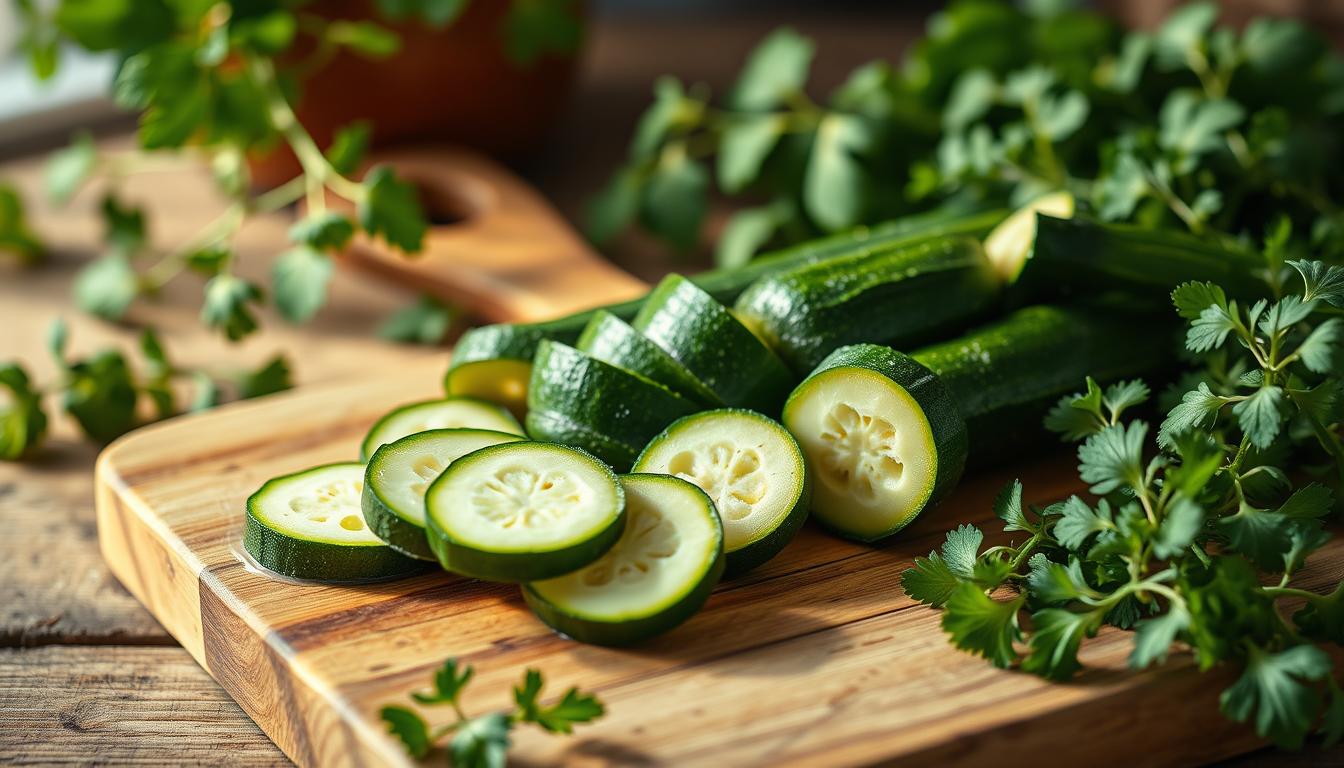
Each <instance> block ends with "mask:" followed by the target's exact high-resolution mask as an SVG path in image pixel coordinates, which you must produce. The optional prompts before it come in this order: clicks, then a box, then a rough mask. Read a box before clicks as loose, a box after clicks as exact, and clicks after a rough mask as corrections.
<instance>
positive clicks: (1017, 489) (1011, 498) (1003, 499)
mask: <svg viewBox="0 0 1344 768" xmlns="http://www.w3.org/2000/svg"><path fill="white" fill-rule="evenodd" d="M994 514H995V515H997V516H998V517H999V518H1000V519H1002V520H1003V521H1004V523H1005V525H1004V526H1003V530H1004V531H1006V532H1012V531H1025V532H1026V533H1035V532H1036V528H1037V526H1034V525H1032V524H1031V522H1030V521H1028V520H1027V516H1026V514H1025V513H1024V512H1023V511H1022V481H1021V480H1014V481H1012V482H1011V483H1009V484H1007V485H1005V486H1004V487H1003V489H1002V490H1000V491H999V495H998V496H996V497H994Z"/></svg>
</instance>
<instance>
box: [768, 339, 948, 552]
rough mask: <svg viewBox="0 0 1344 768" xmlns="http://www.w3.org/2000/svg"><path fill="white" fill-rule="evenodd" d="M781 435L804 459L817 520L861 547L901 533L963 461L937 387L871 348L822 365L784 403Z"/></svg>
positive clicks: (848, 351) (907, 364) (919, 370)
mask: <svg viewBox="0 0 1344 768" xmlns="http://www.w3.org/2000/svg"><path fill="white" fill-rule="evenodd" d="M784 425H785V426H786V427H787V428H788V430H789V431H790V432H791V433H793V435H794V436H795V437H796V438H797V439H798V442H799V444H800V445H801V446H802V449H803V453H804V455H805V456H806V457H807V464H808V467H809V469H810V471H811V473H812V479H813V487H812V511H813V513H815V514H816V516H817V519H818V520H819V521H820V522H822V523H823V524H825V525H826V526H828V527H830V528H832V529H834V530H836V531H838V532H840V533H842V534H844V535H846V536H849V537H851V538H855V539H859V540H862V541H873V540H876V539H880V538H883V537H885V536H889V535H891V534H893V533H895V532H896V531H899V530H900V529H901V528H904V527H905V526H906V525H907V524H909V522H910V521H911V520H913V519H914V518H915V517H916V516H917V515H918V514H919V513H920V512H921V511H923V509H924V508H925V507H926V506H928V505H929V504H930V503H931V502H932V501H934V500H936V497H937V496H938V495H939V494H940V493H941V492H942V491H943V490H945V488H946V487H948V486H950V484H951V482H955V478H952V479H951V481H950V482H949V476H948V473H949V472H952V473H953V474H955V475H956V476H959V475H960V473H961V466H960V465H961V462H963V461H964V454H965V452H966V431H965V424H964V423H963V422H962V421H961V418H960V416H959V415H957V414H956V412H955V409H954V408H953V407H952V404H951V396H950V395H949V394H948V393H947V391H946V389H945V388H943V387H942V385H941V384H940V383H939V382H938V381H937V378H936V377H935V376H934V375H933V374H932V373H930V372H929V371H928V369H926V368H924V367H923V366H920V365H919V364H918V363H915V362H914V361H912V360H910V359H909V358H907V357H906V356H905V355H902V354H900V353H899V352H895V351H894V350H891V349H888V348H886V347H879V346H876V345H855V346H853V347H843V348H841V349H840V350H837V351H836V353H835V354H832V355H831V356H830V357H829V358H827V361H826V362H823V363H822V365H821V367H819V368H818V370H817V371H816V372H814V373H813V374H812V375H811V376H809V377H808V378H807V380H806V381H804V382H803V383H802V384H801V385H799V387H798V388H797V389H796V390H794V392H793V395H791V396H790V397H789V401H788V403H787V404H786V405H785V406H784ZM958 451H959V452H960V454H961V455H960V457H959V456H958V455H957V454H958ZM953 465H955V466H953Z"/></svg>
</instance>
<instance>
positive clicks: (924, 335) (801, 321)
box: [736, 237, 1000, 373]
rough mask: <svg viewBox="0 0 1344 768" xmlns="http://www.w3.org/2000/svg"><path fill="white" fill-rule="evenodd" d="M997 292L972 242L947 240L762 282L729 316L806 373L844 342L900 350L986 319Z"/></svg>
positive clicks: (988, 267)
mask: <svg viewBox="0 0 1344 768" xmlns="http://www.w3.org/2000/svg"><path fill="white" fill-rule="evenodd" d="M999 289H1000V281H999V279H998V277H997V276H996V275H995V274H994V268H993V267H992V266H991V265H990V263H989V260H988V259H987V258H985V253H984V249H983V248H982V247H981V246H980V243H979V242H977V241H975V240H973V239H971V238H966V237H962V238H946V239H943V240H940V241H937V242H926V243H921V244H919V245H914V246H906V247H888V248H882V249H877V250H874V251H870V252H866V253H860V254H857V255H854V256H850V257H847V258H843V259H835V260H833V261H828V262H825V263H822V264H814V265H812V266H808V267H802V268H800V269H795V270H792V271H790V272H785V273H783V274H779V275H775V276H772V277H766V278H764V279H762V280H760V281H758V282H756V283H754V284H753V285H752V286H751V288H749V289H747V291H746V293H744V294H742V297H741V298H740V299H738V301H737V306H736V311H737V314H738V316H739V317H741V318H742V320H743V321H744V322H745V323H747V325H748V326H749V327H751V328H752V330H754V331H756V332H757V333H759V334H760V335H761V337H762V338H764V339H765V341H766V343H767V344H769V345H770V347H772V348H773V349H774V350H775V351H776V352H778V353H779V355H780V356H781V357H783V358H784V361H785V362H787V363H788V364H789V365H790V366H791V367H792V368H793V369H794V370H795V371H797V372H799V373H806V372H807V371H810V370H812V368H814V367H815V366H816V365H817V363H820V362H821V359H822V358H824V357H826V355H828V354H830V352H831V350H833V349H836V348H837V347H842V346H844V345H846V344H854V343H858V342H873V343H879V344H889V345H893V346H898V347H906V346H908V345H911V344H918V343H925V342H928V341H933V340H937V339H940V338H946V337H947V336H949V335H951V334H952V333H955V332H956V331H960V330H963V329H965V328H966V327H968V326H969V325H970V324H971V323H973V322H974V321H975V320H976V319H977V318H979V317H981V316H983V315H984V314H986V313H987V312H988V311H989V310H990V309H991V308H992V307H993V306H994V304H996V302H997V299H998V296H999Z"/></svg>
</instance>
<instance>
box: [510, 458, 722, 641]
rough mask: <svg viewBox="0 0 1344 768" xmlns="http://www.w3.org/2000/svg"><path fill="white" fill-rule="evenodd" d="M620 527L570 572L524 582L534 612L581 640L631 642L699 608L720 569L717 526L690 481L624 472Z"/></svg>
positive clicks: (701, 493)
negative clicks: (601, 549)
mask: <svg viewBox="0 0 1344 768" xmlns="http://www.w3.org/2000/svg"><path fill="white" fill-rule="evenodd" d="M621 486H622V487H623V488H624V489H625V506H626V523H625V533H624V534H622V535H621V538H620V540H619V541H617V542H616V545H615V546H613V547H612V548H611V549H610V550H608V551H607V553H606V554H605V555H603V556H602V557H601V558H599V559H598V560H597V561H596V562H594V563H592V564H591V565H588V566H585V567H584V568H582V569H580V570H578V571H575V572H573V573H569V574H566V575H564V576H559V577H557V578H554V579H546V580H545V581H534V582H531V583H529V584H525V585H523V597H524V599H526V600H527V604H528V605H529V606H531V608H532V611H533V612H534V613H536V615H537V617H538V618H540V619H541V620H542V621H544V622H546V624H548V625H549V626H551V627H552V628H553V629H555V630H556V631H558V632H561V633H563V634H565V635H568V636H569V637H572V638H574V639H575V640H578V641H580V642H584V643H594V644H597V645H631V644H633V643H637V642H640V641H641V640H646V639H648V638H650V637H653V636H654V635H658V634H661V633H663V632H666V631H668V630H670V629H672V628H673V627H675V626H677V625H678V624H681V623H682V622H683V621H685V620H686V619H688V618H690V617H691V615H692V614H694V613H695V612H696V611H698V610H700V607H701V606H702V605H704V604H705V600H707V599H708V598H709V593H710V591H711V590H713V589H714V585H715V584H717V583H718V581H719V578H720V577H721V576H722V575H723V567H724V565H723V564H724V557H723V525H722V524H721V523H720V522H719V516H718V513H717V512H715V510H714V504H713V502H711V501H710V500H709V497H708V496H706V495H705V493H704V491H701V490H700V489H699V488H697V487H696V486H694V485H692V484H691V483H688V482H686V481H685V480H681V479H678V478H675V477H669V476H667V475H623V476H622V477H621Z"/></svg>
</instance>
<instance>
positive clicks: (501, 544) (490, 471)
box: [425, 441, 625, 582]
mask: <svg viewBox="0 0 1344 768" xmlns="http://www.w3.org/2000/svg"><path fill="white" fill-rule="evenodd" d="M425 518H426V522H427V523H428V529H429V533H430V535H429V545H430V548H431V549H432V550H433V551H434V554H435V555H437V556H438V558H439V562H440V563H441V564H442V565H443V567H444V568H447V569H448V570H450V571H453V572H455V573H460V574H462V575H463V576H471V577H474V578H478V579H486V580H488V581H507V582H522V581H538V580H541V579H550V578H554V577H556V576H560V575H563V574H566V573H569V572H570V571H574V570H577V569H579V568H582V567H583V566H585V565H588V564H589V563H591V562H593V561H594V560H596V559H597V558H599V557H601V556H602V555H603V554H605V553H606V551H607V550H608V549H611V546H612V545H613V544H615V543H616V540H617V539H619V538H620V536H621V531H622V530H624V528H625V493H624V492H623V491H622V490H621V485H620V483H619V482H617V480H616V475H615V474H614V473H613V472H612V471H611V468H610V467H608V466H607V465H605V464H603V463H602V462H600V461H598V460H597V459H595V458H593V457H592V456H590V455H589V454H587V453H584V452H583V451H580V450H576V449H574V448H567V447H565V446H563V445H556V444H554V443H534V442H528V441H524V442H517V443H505V444H503V445H495V446H490V447H488V448H482V449H480V450H478V451H475V452H473V453H469V454H467V455H466V456H463V457H462V458H460V459H458V460H457V461H454V462H453V463H452V464H450V465H448V468H447V469H446V470H444V472H443V474H441V475H439V477H438V479H437V480H435V481H434V482H433V483H431V484H430V486H429V490H428V491H426V492H425Z"/></svg>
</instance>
